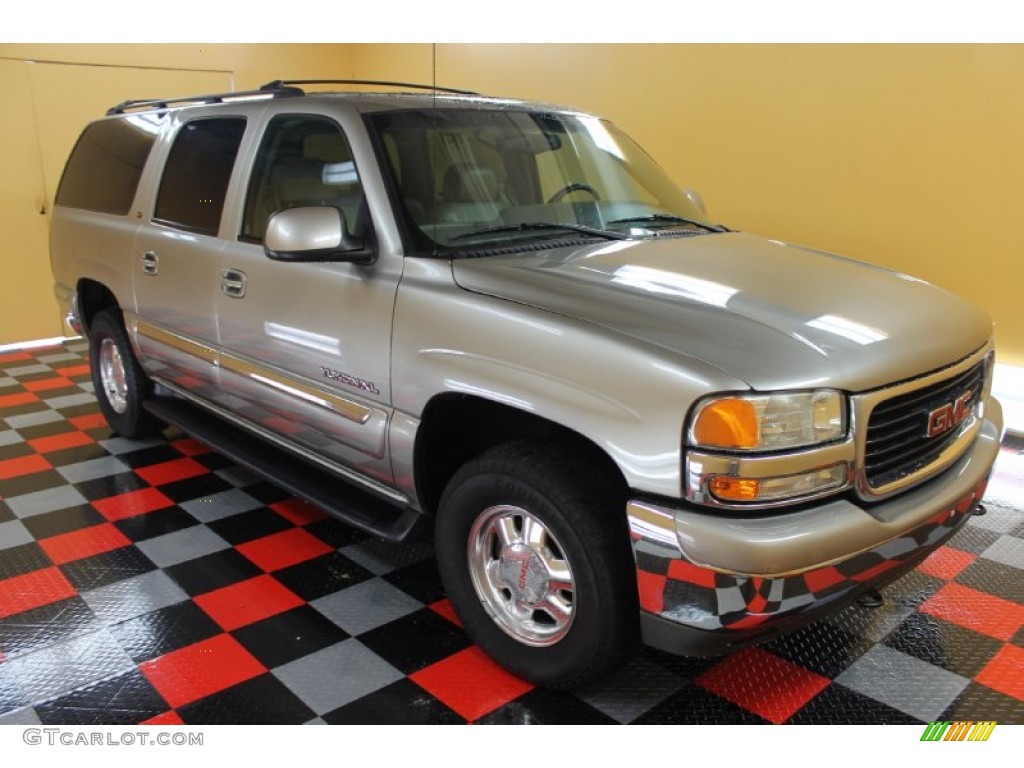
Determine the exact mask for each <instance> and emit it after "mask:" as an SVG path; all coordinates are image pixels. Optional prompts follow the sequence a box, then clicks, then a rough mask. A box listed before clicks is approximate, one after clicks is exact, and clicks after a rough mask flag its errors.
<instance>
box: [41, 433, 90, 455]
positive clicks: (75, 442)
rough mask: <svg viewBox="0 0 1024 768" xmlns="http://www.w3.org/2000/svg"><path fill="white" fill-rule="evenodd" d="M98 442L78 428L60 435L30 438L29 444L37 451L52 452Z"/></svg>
mask: <svg viewBox="0 0 1024 768" xmlns="http://www.w3.org/2000/svg"><path fill="white" fill-rule="evenodd" d="M94 442H96V441H95V440H93V439H92V438H91V437H89V436H88V435H87V434H85V432H79V431H78V430H77V429H76V430H74V431H72V432H64V433H62V434H59V435H47V436H46V437H37V438H35V439H34V440H29V441H28V444H29V445H30V446H32V450H34V451H36V452H37V453H50V452H51V451H62V450H64V449H65V448H77V447H78V446H80V445H89V444H90V443H94Z"/></svg>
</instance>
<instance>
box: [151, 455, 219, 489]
mask: <svg viewBox="0 0 1024 768" xmlns="http://www.w3.org/2000/svg"><path fill="white" fill-rule="evenodd" d="M209 471H210V470H209V469H207V468H206V467H204V466H203V465H202V464H200V463H199V462H198V461H195V460H193V459H189V458H184V459H174V460H173V461H165V462H162V463H161V464H153V465H152V466H149V467H140V468H139V469H136V470H135V474H137V475H138V476H139V477H141V478H142V479H143V480H145V481H146V482H147V483H149V484H150V485H165V484H167V483H173V482H175V481H177V480H186V479H188V478H190V477H196V476H197V475H205V474H206V473H208V472H209Z"/></svg>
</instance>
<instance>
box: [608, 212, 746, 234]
mask: <svg viewBox="0 0 1024 768" xmlns="http://www.w3.org/2000/svg"><path fill="white" fill-rule="evenodd" d="M608 223H609V224H645V223H647V224H690V225H692V226H694V227H700V228H701V229H706V230H707V231H708V232H728V231H729V230H728V229H726V228H725V227H723V226H722V225H721V224H705V223H704V222H702V221H696V220H694V219H686V218H683V217H682V216H675V215H674V214H671V213H650V214H647V215H646V216H630V217H629V218H625V219H615V220H614V221H609V222H608Z"/></svg>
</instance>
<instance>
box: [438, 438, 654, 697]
mask: <svg viewBox="0 0 1024 768" xmlns="http://www.w3.org/2000/svg"><path fill="white" fill-rule="evenodd" d="M620 495H621V494H619V493H617V492H615V491H614V490H613V487H612V486H611V485H610V484H606V483H603V482H602V481H601V478H599V477H596V476H595V473H594V472H592V471H591V470H589V469H588V468H587V467H586V466H585V465H583V464H581V463H578V462H576V461H574V460H572V459H570V458H567V457H566V456H564V455H563V454H561V453H559V452H557V451H555V450H554V449H552V448H549V447H546V446H541V445H537V444H532V443H510V444H507V445H502V446H499V447H497V448H494V449H491V450H489V451H487V452H485V453H484V454H482V455H481V456H479V457H477V458H475V459H473V460H471V461H470V462H468V463H467V464H466V465H465V466H463V467H462V468H461V469H460V470H459V471H458V472H457V473H456V474H455V476H454V477H453V478H452V480H451V481H450V482H449V484H448V486H447V488H446V489H445V492H444V494H443V495H442V498H441V503H440V505H439V509H438V515H437V521H436V530H435V547H436V550H437V558H438V568H439V570H440V572H441V578H442V581H443V582H444V586H445V589H446V590H447V592H448V596H449V598H450V599H451V601H452V604H453V606H454V608H455V611H456V613H457V614H458V615H459V618H460V619H461V620H462V623H463V625H464V626H465V628H466V631H467V633H468V634H469V636H470V637H471V639H472V640H473V641H474V642H476V643H477V644H478V645H479V646H480V647H481V648H482V649H483V650H484V651H485V652H487V653H488V655H490V656H491V657H492V658H493V659H494V660H495V661H496V662H498V663H499V664H501V665H502V666H504V667H505V668H506V669H508V670H509V671H511V672H513V673H514V674H516V675H518V676H519V677H522V678H524V679H526V680H529V681H531V682H534V683H536V684H538V685H546V686H549V687H556V688H574V687H578V686H580V685H583V684H585V683H587V682H590V681H593V680H596V679H598V678H600V677H602V676H604V675H606V674H607V673H608V672H610V671H611V670H612V669H614V668H615V667H617V666H618V665H619V664H621V663H622V662H623V661H624V660H625V659H626V658H627V656H628V655H629V654H630V653H631V652H632V651H633V650H634V648H635V646H636V642H637V638H638V635H639V633H638V607H637V597H636V581H635V570H634V568H633V558H632V553H631V550H630V546H629V535H628V530H627V527H626V522H625V513H624V510H623V507H622V504H621V503H620V502H621V499H619V498H618V497H619V496H620Z"/></svg>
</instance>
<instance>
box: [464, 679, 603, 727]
mask: <svg viewBox="0 0 1024 768" xmlns="http://www.w3.org/2000/svg"><path fill="white" fill-rule="evenodd" d="M476 722H477V723H479V724H480V725H618V722H617V721H616V720H614V719H613V718H611V717H609V716H608V715H606V714H604V713H603V712H602V711H601V710H599V709H595V708H594V707H592V706H590V705H589V704H587V703H586V702H585V701H583V700H582V699H579V698H577V697H576V696H573V695H572V694H571V693H566V692H565V691H553V690H548V689H545V688H534V689H533V690H532V691H529V692H528V693H525V694H523V695H522V696H520V697H519V698H518V699H515V700H513V701H510V702H509V703H508V704H505V705H503V706H501V707H498V708H497V709H496V710H494V711H493V712H491V713H490V714H487V715H485V716H484V717H481V718H480V719H479V720H477V721H476Z"/></svg>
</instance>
